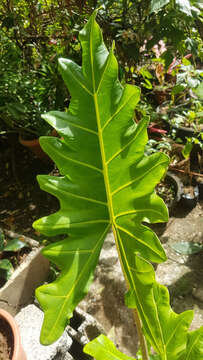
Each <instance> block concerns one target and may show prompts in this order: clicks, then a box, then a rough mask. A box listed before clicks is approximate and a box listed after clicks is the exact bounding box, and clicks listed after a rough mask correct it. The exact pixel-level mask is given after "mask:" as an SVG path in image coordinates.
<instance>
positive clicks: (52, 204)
mask: <svg viewBox="0 0 203 360" xmlns="http://www.w3.org/2000/svg"><path fill="white" fill-rule="evenodd" d="M51 171H54V164H53V163H52V162H50V163H46V162H43V161H41V160H39V159H37V158H36V157H35V156H34V155H33V154H32V153H31V152H30V150H27V149H26V148H25V147H24V146H22V145H21V144H20V143H19V142H18V138H17V136H16V135H15V134H13V135H10V136H9V137H0V227H1V228H2V229H8V230H12V231H14V232H17V233H20V234H23V235H27V236H30V237H33V238H35V239H39V234H37V233H36V232H35V231H34V229H33V228H32V223H33V221H34V220H36V219H38V218H40V217H42V216H45V215H48V214H50V212H55V211H56V210H57V209H58V200H57V199H56V198H55V197H53V196H51V195H49V194H47V193H45V192H44V191H42V190H40V188H39V185H38V183H37V180H36V176H37V175H38V174H48V173H50V172H51Z"/></svg>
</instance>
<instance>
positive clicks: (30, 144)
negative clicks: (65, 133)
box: [19, 129, 58, 162]
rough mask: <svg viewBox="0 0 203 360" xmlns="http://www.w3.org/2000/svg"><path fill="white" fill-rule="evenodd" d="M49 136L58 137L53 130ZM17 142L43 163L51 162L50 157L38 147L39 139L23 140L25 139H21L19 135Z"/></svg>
mask: <svg viewBox="0 0 203 360" xmlns="http://www.w3.org/2000/svg"><path fill="white" fill-rule="evenodd" d="M50 135H51V136H58V134H57V132H56V130H55V129H54V130H52V132H51V134H50ZM19 142H20V144H21V145H23V146H25V147H27V148H28V149H30V150H31V151H32V153H33V154H35V155H36V156H37V157H38V159H40V160H42V161H45V162H50V161H51V159H50V157H49V156H48V155H47V154H46V153H45V152H44V151H43V150H42V148H41V146H40V142H39V138H36V139H33V140H25V139H23V137H22V136H21V135H19Z"/></svg>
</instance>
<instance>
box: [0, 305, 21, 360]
mask: <svg viewBox="0 0 203 360" xmlns="http://www.w3.org/2000/svg"><path fill="white" fill-rule="evenodd" d="M0 318H2V319H3V320H4V321H6V322H7V323H8V325H9V327H10V330H11V332H12V335H13V353H12V357H11V360H26V359H27V358H26V355H25V352H24V350H23V348H22V345H21V341H20V332H19V329H18V326H17V324H16V322H15V320H14V318H13V317H12V315H10V314H9V313H8V312H7V311H5V310H3V309H0Z"/></svg>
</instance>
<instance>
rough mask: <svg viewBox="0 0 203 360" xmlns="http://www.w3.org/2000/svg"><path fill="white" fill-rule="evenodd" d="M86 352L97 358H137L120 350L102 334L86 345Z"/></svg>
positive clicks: (123, 359) (102, 359)
mask: <svg viewBox="0 0 203 360" xmlns="http://www.w3.org/2000/svg"><path fill="white" fill-rule="evenodd" d="M83 350H84V352H85V353H86V354H89V355H91V356H93V357H94V358H95V359H96V360H104V359H105V360H135V359H133V358H132V357H130V356H127V355H125V354H123V353H121V352H120V351H118V350H117V349H116V347H115V345H114V344H113V342H112V341H111V340H109V339H108V338H107V337H106V336H104V335H100V336H98V337H97V338H96V339H94V340H93V341H91V342H90V343H88V344H87V345H85V347H84V349H83Z"/></svg>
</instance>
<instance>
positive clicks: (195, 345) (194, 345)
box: [179, 326, 203, 360]
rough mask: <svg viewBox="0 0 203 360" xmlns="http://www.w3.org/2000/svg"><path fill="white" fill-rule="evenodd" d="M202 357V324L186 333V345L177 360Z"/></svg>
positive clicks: (192, 359) (193, 359)
mask: <svg viewBox="0 0 203 360" xmlns="http://www.w3.org/2000/svg"><path fill="white" fill-rule="evenodd" d="M197 359H203V326H201V328H199V329H198V330H195V331H191V332H190V333H189V334H188V340H187V347H186V350H185V351H184V352H183V354H182V356H181V357H180V359H179V360H197Z"/></svg>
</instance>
